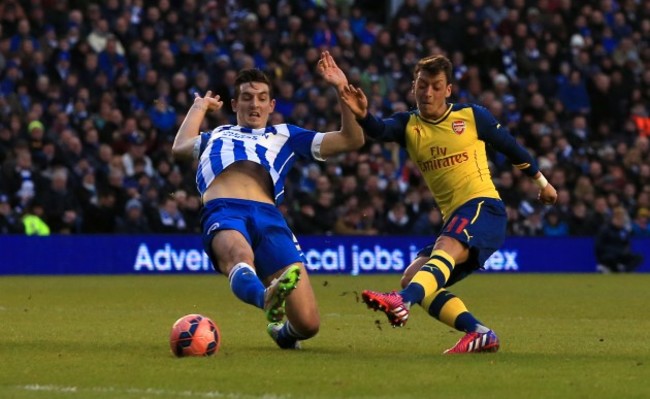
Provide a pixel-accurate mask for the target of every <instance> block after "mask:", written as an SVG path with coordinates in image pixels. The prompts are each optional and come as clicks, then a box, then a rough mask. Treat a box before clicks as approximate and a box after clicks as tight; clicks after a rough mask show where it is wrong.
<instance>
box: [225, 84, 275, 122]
mask: <svg viewBox="0 0 650 399" xmlns="http://www.w3.org/2000/svg"><path fill="white" fill-rule="evenodd" d="M239 89H240V93H239V97H237V98H236V99H233V100H232V109H233V111H235V113H236V114H237V124H238V125H240V126H243V127H250V128H253V129H260V128H263V127H266V123H267V122H268V120H269V115H270V114H271V112H273V109H274V108H275V100H274V99H272V98H271V95H270V93H269V86H268V85H267V84H265V83H261V82H247V83H242V84H241V85H240V86H239Z"/></svg>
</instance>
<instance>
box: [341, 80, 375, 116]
mask: <svg viewBox="0 0 650 399" xmlns="http://www.w3.org/2000/svg"><path fill="white" fill-rule="evenodd" d="M340 93H341V94H340V95H341V100H342V101H343V103H345V105H347V106H348V108H350V111H352V113H353V114H354V116H355V117H356V118H357V119H362V118H365V117H366V115H367V114H368V98H367V97H366V95H365V94H364V92H363V90H361V89H360V88H358V87H354V86H352V85H346V86H344V87H343V90H341V91H340Z"/></svg>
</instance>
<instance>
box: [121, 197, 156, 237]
mask: <svg viewBox="0 0 650 399" xmlns="http://www.w3.org/2000/svg"><path fill="white" fill-rule="evenodd" d="M115 232H117V233H122V234H146V233H150V232H151V228H150V227H149V222H148V221H147V218H146V216H144V213H143V207H142V202H141V201H140V200H138V199H136V198H131V199H130V200H129V201H128V202H127V203H126V209H125V210H124V217H120V218H118V219H117V221H116V226H115Z"/></svg>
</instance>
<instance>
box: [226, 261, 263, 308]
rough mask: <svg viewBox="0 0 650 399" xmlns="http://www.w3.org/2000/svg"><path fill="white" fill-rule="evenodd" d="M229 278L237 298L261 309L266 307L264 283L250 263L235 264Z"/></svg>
mask: <svg viewBox="0 0 650 399" xmlns="http://www.w3.org/2000/svg"><path fill="white" fill-rule="evenodd" d="M228 280H230V289H231V290H232V292H233V293H234V294H235V296H236V297H237V298H239V299H241V300H242V301H244V302H246V303H249V304H251V305H253V306H257V307H258V308H260V309H263V308H264V284H262V281H260V279H259V277H257V274H256V273H255V269H253V268H252V267H251V266H250V265H248V264H246V263H243V262H242V263H238V264H237V265H235V267H234V268H233V269H232V270H231V271H230V275H229V276H228Z"/></svg>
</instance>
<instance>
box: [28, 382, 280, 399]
mask: <svg viewBox="0 0 650 399" xmlns="http://www.w3.org/2000/svg"><path fill="white" fill-rule="evenodd" d="M17 388H18V389H21V390H24V391H38V392H56V393H69V394H73V395H74V394H81V393H88V392H95V393H114V394H117V395H124V394H128V395H151V396H170V397H191V398H227V399H287V398H290V397H291V396H284V395H275V394H264V395H262V396H256V395H247V394H239V393H225V392H219V391H209V392H196V391H172V390H167V389H157V388H144V389H143V388H124V389H120V388H115V387H88V388H86V387H75V386H59V385H39V384H30V385H20V386H17Z"/></svg>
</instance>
